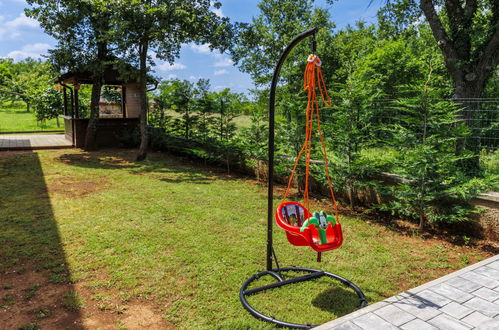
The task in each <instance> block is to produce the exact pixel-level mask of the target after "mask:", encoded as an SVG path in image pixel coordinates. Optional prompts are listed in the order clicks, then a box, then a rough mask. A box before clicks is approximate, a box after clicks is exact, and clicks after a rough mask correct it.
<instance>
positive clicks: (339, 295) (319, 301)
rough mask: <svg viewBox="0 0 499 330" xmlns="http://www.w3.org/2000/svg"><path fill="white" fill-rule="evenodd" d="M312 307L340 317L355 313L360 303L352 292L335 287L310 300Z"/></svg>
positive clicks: (344, 288)
mask: <svg viewBox="0 0 499 330" xmlns="http://www.w3.org/2000/svg"><path fill="white" fill-rule="evenodd" d="M312 305H314V306H315V307H317V308H320V309H322V310H324V311H327V312H330V313H333V314H334V315H336V316H338V317H340V316H343V315H346V314H349V313H352V312H354V311H356V310H357V309H358V308H359V305H360V301H359V297H358V296H357V294H356V293H355V292H354V291H353V290H351V289H347V288H346V287H342V286H335V287H330V288H329V289H327V290H324V291H322V292H321V293H319V294H318V295H317V296H316V297H315V298H314V299H313V300H312Z"/></svg>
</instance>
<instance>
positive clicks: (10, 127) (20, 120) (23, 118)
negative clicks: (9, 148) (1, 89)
mask: <svg viewBox="0 0 499 330" xmlns="http://www.w3.org/2000/svg"><path fill="white" fill-rule="evenodd" d="M59 121H60V125H61V126H60V127H57V121H56V119H51V120H47V121H46V122H45V124H43V125H42V124H41V123H40V122H38V121H37V120H36V118H35V115H34V114H33V112H26V106H25V104H24V103H23V102H14V103H13V104H11V102H4V103H0V132H22V131H50V130H63V129H64V122H63V120H62V119H59Z"/></svg>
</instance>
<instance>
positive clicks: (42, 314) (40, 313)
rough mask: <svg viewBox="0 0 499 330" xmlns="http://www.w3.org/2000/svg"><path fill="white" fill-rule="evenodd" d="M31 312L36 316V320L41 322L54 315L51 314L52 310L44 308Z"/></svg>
mask: <svg viewBox="0 0 499 330" xmlns="http://www.w3.org/2000/svg"><path fill="white" fill-rule="evenodd" d="M31 312H32V313H33V314H35V316H36V318H37V319H39V320H41V319H46V318H47V317H49V316H50V315H52V313H51V312H50V310H49V309H48V308H47V307H42V308H39V309H34V310H32V311H31Z"/></svg>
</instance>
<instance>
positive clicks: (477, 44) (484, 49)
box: [379, 0, 499, 99]
mask: <svg viewBox="0 0 499 330" xmlns="http://www.w3.org/2000/svg"><path fill="white" fill-rule="evenodd" d="M422 15H424V17H425V18H426V20H427V21H428V23H429V26H430V28H431V32H432V34H433V37H434V40H435V41H436V43H437V45H438V47H439V48H440V50H441V51H442V54H443V57H444V61H445V66H446V68H447V70H448V72H449V74H450V76H451V78H452V81H453V84H454V91H453V97H454V98H456V99H462V98H478V97H481V95H482V93H483V90H484V88H485V85H486V83H487V80H488V79H490V77H491V75H492V73H493V72H495V71H496V70H497V65H498V64H499V52H498V51H497V50H498V49H499V2H497V1H495V0H467V1H463V0H442V1H435V0H419V1H417V0H397V1H392V2H391V3H389V4H388V5H387V7H385V8H384V9H382V11H381V12H380V15H379V17H380V18H381V21H380V23H381V24H383V26H385V27H388V28H387V29H388V30H391V31H392V35H393V34H400V33H402V32H404V31H406V30H407V29H409V28H411V27H414V26H417V25H418V22H419V21H420V19H421V16H422ZM390 20H391V21H392V22H393V23H389V21H390ZM390 26H391V28H390Z"/></svg>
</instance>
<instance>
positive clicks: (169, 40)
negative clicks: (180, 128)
mask: <svg viewBox="0 0 499 330" xmlns="http://www.w3.org/2000/svg"><path fill="white" fill-rule="evenodd" d="M109 3H112V6H113V8H114V9H115V14H116V16H115V21H114V23H115V24H116V26H117V27H118V28H117V31H119V32H120V34H121V36H120V37H119V38H118V39H119V40H120V46H121V49H122V51H123V53H124V54H126V55H131V56H132V57H137V58H138V64H139V68H140V69H139V70H140V78H139V81H140V103H141V114H140V127H141V143H140V148H139V152H138V155H137V160H143V159H145V157H146V155H147V153H146V152H147V145H148V133H147V126H146V125H147V108H148V106H147V93H146V91H147V76H148V72H149V71H150V70H151V69H150V67H149V66H148V59H150V58H149V57H148V56H149V53H150V52H151V51H153V52H155V54H156V57H158V58H159V59H162V60H167V61H169V62H170V63H173V62H174V60H175V58H177V57H178V56H179V53H180V48H181V46H182V44H183V43H187V42H196V43H208V44H210V47H211V48H212V49H213V48H217V49H221V50H225V49H226V48H228V47H229V46H230V43H231V41H232V40H231V39H232V38H231V31H232V28H231V26H230V23H229V20H228V18H226V17H219V16H217V15H216V13H215V12H214V11H213V10H211V8H212V6H213V7H215V8H220V6H221V4H220V3H219V2H218V1H215V2H213V1H210V0H131V1H120V0H115V1H110V2H109ZM149 63H151V61H149Z"/></svg>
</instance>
